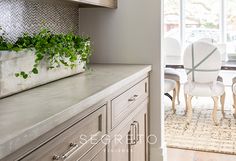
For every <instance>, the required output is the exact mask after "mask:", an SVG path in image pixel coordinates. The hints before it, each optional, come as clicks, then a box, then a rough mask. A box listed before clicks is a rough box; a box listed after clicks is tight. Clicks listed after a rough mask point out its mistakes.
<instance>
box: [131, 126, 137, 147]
mask: <svg viewBox="0 0 236 161" xmlns="http://www.w3.org/2000/svg"><path fill="white" fill-rule="evenodd" d="M130 127H131V130H130V131H131V132H130V145H135V144H136V138H137V136H136V131H137V129H136V125H135V124H134V123H132V124H131V125H130Z"/></svg>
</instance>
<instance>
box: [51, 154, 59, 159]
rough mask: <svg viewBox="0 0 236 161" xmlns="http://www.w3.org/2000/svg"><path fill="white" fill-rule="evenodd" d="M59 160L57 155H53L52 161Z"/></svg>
mask: <svg viewBox="0 0 236 161" xmlns="http://www.w3.org/2000/svg"><path fill="white" fill-rule="evenodd" d="M59 159H60V156H59V155H54V156H53V157H52V160H59Z"/></svg>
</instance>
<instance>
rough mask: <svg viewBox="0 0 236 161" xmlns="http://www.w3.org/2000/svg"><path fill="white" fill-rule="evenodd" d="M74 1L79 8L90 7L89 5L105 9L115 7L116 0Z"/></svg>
mask: <svg viewBox="0 0 236 161" xmlns="http://www.w3.org/2000/svg"><path fill="white" fill-rule="evenodd" d="M76 1H78V2H80V7H91V5H92V6H100V7H107V8H116V7H117V1H116V0H76Z"/></svg>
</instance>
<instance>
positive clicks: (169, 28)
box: [164, 0, 180, 41]
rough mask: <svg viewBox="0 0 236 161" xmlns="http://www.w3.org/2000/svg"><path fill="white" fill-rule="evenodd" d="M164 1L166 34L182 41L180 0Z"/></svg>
mask: <svg viewBox="0 0 236 161" xmlns="http://www.w3.org/2000/svg"><path fill="white" fill-rule="evenodd" d="M164 2H165V3H164V17H165V18H164V36H165V37H171V38H175V39H177V40H179V41H180V0H165V1H164Z"/></svg>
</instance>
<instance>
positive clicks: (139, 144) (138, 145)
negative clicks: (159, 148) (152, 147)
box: [130, 107, 148, 161]
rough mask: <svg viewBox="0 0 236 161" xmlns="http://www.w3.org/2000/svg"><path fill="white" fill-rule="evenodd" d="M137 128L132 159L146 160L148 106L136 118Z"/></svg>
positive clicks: (136, 160) (135, 160) (137, 160)
mask: <svg viewBox="0 0 236 161" xmlns="http://www.w3.org/2000/svg"><path fill="white" fill-rule="evenodd" d="M133 124H134V125H135V126H136V128H137V132H136V133H137V134H136V138H135V144H134V145H131V146H130V148H131V159H130V160H131V161H146V159H147V157H148V156H147V144H146V143H147V135H148V134H147V107H144V108H143V109H142V111H141V112H140V113H139V114H138V115H137V116H136V117H135V118H134V122H133Z"/></svg>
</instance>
